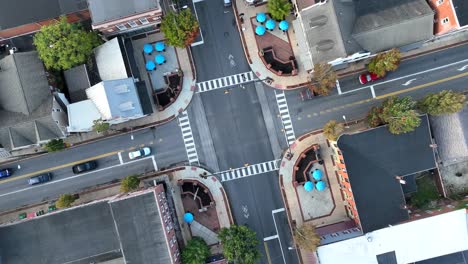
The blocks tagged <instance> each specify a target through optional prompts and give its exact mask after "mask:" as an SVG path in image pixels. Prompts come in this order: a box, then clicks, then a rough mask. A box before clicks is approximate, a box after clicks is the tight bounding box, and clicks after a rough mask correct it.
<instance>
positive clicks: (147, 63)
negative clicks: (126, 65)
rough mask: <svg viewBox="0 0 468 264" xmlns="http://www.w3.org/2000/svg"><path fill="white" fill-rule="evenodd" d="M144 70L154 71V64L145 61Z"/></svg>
mask: <svg viewBox="0 0 468 264" xmlns="http://www.w3.org/2000/svg"><path fill="white" fill-rule="evenodd" d="M146 69H147V70H148V71H152V70H154V69H156V64H154V61H147V62H146Z"/></svg>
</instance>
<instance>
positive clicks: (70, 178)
mask: <svg viewBox="0 0 468 264" xmlns="http://www.w3.org/2000/svg"><path fill="white" fill-rule="evenodd" d="M150 158H151V157H145V158H141V159H137V160H132V161H129V162H126V163H123V164H117V165H112V166H109V167H105V168H102V169H98V170H94V171H90V172H86V173H82V174H77V175H74V176H70V177H67V178H63V179H59V180H52V181H50V182H46V183H42V184H38V185H34V186H31V187H28V188H24V189H20V190H16V191H12V192H9V193H4V194H0V197H3V196H7V195H11V194H15V193H19V192H22V191H28V190H31V189H35V188H40V187H43V186H47V185H50V184H55V183H59V182H63V181H68V180H72V179H75V178H78V177H82V176H86V175H88V174H92V173H96V172H101V171H104V170H108V169H113V168H116V167H121V166H123V165H127V164H132V163H136V162H139V161H142V160H147V159H150Z"/></svg>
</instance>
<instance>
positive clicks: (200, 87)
mask: <svg viewBox="0 0 468 264" xmlns="http://www.w3.org/2000/svg"><path fill="white" fill-rule="evenodd" d="M256 78H257V76H255V74H254V73H253V72H251V71H249V72H244V73H239V74H235V75H230V76H225V77H221V78H218V79H213V80H208V81H204V82H199V83H197V93H202V92H207V91H211V90H215V89H220V88H224V87H229V86H233V85H236V84H242V83H248V82H252V81H254V80H255V79H256Z"/></svg>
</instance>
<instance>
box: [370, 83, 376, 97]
mask: <svg viewBox="0 0 468 264" xmlns="http://www.w3.org/2000/svg"><path fill="white" fill-rule="evenodd" d="M370 91H371V93H372V98H375V90H374V86H371V87H370Z"/></svg>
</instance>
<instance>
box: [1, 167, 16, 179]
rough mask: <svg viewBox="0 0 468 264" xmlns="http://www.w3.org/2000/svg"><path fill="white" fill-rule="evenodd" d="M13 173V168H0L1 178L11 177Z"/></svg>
mask: <svg viewBox="0 0 468 264" xmlns="http://www.w3.org/2000/svg"><path fill="white" fill-rule="evenodd" d="M11 174H13V170H12V169H0V178H6V177H10V176H11Z"/></svg>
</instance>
